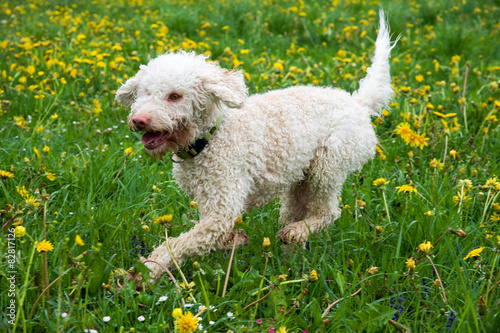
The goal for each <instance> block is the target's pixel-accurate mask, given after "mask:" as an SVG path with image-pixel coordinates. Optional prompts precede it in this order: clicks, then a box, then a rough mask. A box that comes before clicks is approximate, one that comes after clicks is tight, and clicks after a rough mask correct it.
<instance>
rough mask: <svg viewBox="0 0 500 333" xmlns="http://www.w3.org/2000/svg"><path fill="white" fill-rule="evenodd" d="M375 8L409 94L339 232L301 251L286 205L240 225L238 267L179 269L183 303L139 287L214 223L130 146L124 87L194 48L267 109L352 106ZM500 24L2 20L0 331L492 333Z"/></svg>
mask: <svg viewBox="0 0 500 333" xmlns="http://www.w3.org/2000/svg"><path fill="white" fill-rule="evenodd" d="M379 5H383V8H384V10H385V11H386V12H387V16H388V19H389V22H390V25H391V30H392V31H393V33H394V38H395V37H396V36H397V35H398V34H401V40H400V42H399V43H398V45H397V47H396V48H395V49H394V50H393V53H392V58H391V71H392V75H393V83H394V88H395V91H396V95H395V98H394V99H393V101H392V103H391V105H390V108H387V110H384V112H383V113H384V117H383V118H377V119H373V125H374V126H375V127H376V132H377V134H378V137H379V145H378V149H377V151H378V154H377V156H376V157H375V158H374V159H373V160H372V161H370V162H369V163H367V164H366V165H365V166H364V167H363V169H362V170H360V171H359V172H358V173H356V174H353V175H351V176H350V177H349V178H348V180H347V182H346V183H345V187H344V191H343V193H342V198H341V205H342V209H343V213H342V217H341V218H340V219H339V220H338V221H336V222H335V225H334V226H332V227H330V228H329V229H328V231H327V232H323V233H321V234H318V235H315V236H312V237H311V239H310V241H309V243H308V248H307V249H302V248H297V249H296V250H295V251H291V252H285V251H284V250H283V248H282V246H281V244H280V243H279V241H278V239H277V238H276V233H277V231H278V230H279V225H278V224H277V219H278V210H279V202H278V201H276V202H272V203H270V204H268V205H267V206H266V207H264V208H260V209H255V210H253V211H252V212H249V213H246V214H244V215H243V216H242V221H243V223H242V226H241V228H242V229H244V231H245V232H246V233H247V235H248V236H249V237H250V244H249V245H248V246H247V247H245V248H241V249H237V250H236V251H235V253H234V259H233V264H232V265H231V267H230V268H229V269H228V266H229V261H230V258H231V251H230V250H228V251H227V252H226V253H212V254H210V255H207V256H206V257H203V258H201V257H199V258H192V259H190V260H188V261H187V262H185V263H184V264H183V265H182V266H181V268H182V273H183V275H184V276H185V281H184V279H183V277H182V276H181V271H179V270H178V269H177V270H174V272H173V275H174V277H175V279H176V280H177V282H178V283H179V284H180V286H179V288H177V287H176V286H175V285H174V284H173V283H172V282H170V280H169V279H168V277H165V278H164V279H162V280H161V281H160V282H159V283H158V284H157V285H155V286H150V287H149V288H147V290H146V291H143V292H136V289H135V286H134V285H133V283H129V284H126V282H125V275H126V274H137V273H139V272H142V273H143V274H146V272H145V268H144V266H143V265H142V264H141V263H140V262H139V257H140V256H141V255H142V256H147V255H148V254H149V253H150V252H151V250H152V249H153V248H154V247H155V246H157V245H158V244H160V242H162V239H163V238H164V236H165V230H168V233H169V235H173V236H176V235H178V234H180V233H181V232H183V231H185V230H187V229H189V228H190V227H192V226H193V223H192V222H191V221H192V220H196V219H198V214H197V208H196V205H195V203H194V202H191V200H192V199H191V198H188V197H186V196H185V195H184V194H183V193H182V192H181V191H180V190H179V189H178V187H177V186H176V184H175V181H174V180H173V178H172V175H171V162H170V161H169V160H168V159H166V160H165V162H164V161H158V160H152V159H150V158H149V157H147V156H146V155H145V153H144V150H143V147H142V143H141V142H140V135H139V134H138V133H132V132H131V131H130V130H129V129H128V127H127V125H126V123H125V120H126V117H127V110H125V109H124V108H122V107H120V106H118V105H117V104H116V103H115V102H114V93H115V91H116V89H117V88H118V87H119V86H120V84H121V83H123V82H125V80H126V79H127V78H129V77H131V76H133V75H134V74H135V73H136V72H137V70H138V67H139V65H140V64H145V63H147V61H148V59H149V58H151V57H155V56H157V55H159V54H161V53H164V52H166V51H172V50H178V49H184V50H194V51H196V52H198V53H205V54H210V55H211V58H212V59H213V60H217V61H219V62H220V64H221V65H222V66H223V67H226V68H235V67H238V68H240V69H241V70H243V71H244V72H245V76H246V78H247V84H248V86H249V89H250V92H251V93H255V92H265V91H268V90H271V89H276V88H282V87H288V86H293V85H299V84H314V85H323V86H327V85H328V86H337V87H340V88H342V89H346V90H347V91H350V92H352V91H354V90H356V89H357V86H358V82H359V79H361V78H362V77H364V75H365V70H366V68H367V67H368V66H369V65H370V57H371V54H372V52H373V44H374V38H375V36H376V29H377V26H378V14H377V13H378V10H379ZM499 17H500V3H499V1H498V0H484V1H472V0H464V1H451V0H450V1H443V2H435V1H431V0H422V1H391V2H389V1H383V2H382V3H381V4H379V3H377V2H375V1H366V0H346V1H338V0H333V1H320V0H315V1H301V0H298V1H291V0H276V1H270V0H262V1H257V0H241V1H227V0H223V1H219V2H212V1H208V0H199V1H194V0H193V1H191V0H185V1H173V0H172V1H165V2H163V1H160V0H144V1H143V0H110V1H97V0H96V1H92V2H91V1H81V0H76V1H66V0H51V1H48V0H34V1H23V0H7V1H6V2H2V4H0V31H1V34H0V100H1V109H0V142H1V145H0V186H1V188H0V212H1V215H0V222H1V225H2V238H1V240H0V248H1V253H2V261H1V266H0V277H1V280H0V285H1V290H2V297H1V300H0V308H1V312H2V319H1V322H0V328H1V329H0V330H1V331H6V332H14V331H16V332H82V331H84V330H86V331H87V332H93V331H97V332H161V331H164V332H181V333H186V332H193V331H195V328H196V331H199V332H203V331H205V330H206V331H207V332H351V331H353V332H396V331H400V332H410V331H411V332H497V330H498V327H500V286H499V283H500V267H499V265H500V263H499V254H500V222H499V221H500V178H499V177H498V176H500V133H499V122H498V118H499V117H500V114H499V110H500V88H499V84H500V21H499V19H498V18H499ZM169 215H170V216H171V218H172V219H171V222H168V223H166V224H163V225H162V224H158V223H154V222H155V221H158V220H157V219H158V218H160V217H163V220H169V219H170V216H169ZM14 234H15V236H16V237H15V238H14ZM265 237H267V238H269V240H270V246H269V247H266V248H264V247H263V240H264V238H265ZM126 271H129V273H127V272H126ZM226 276H228V277H229V280H228V285H227V288H225V287H224V282H225V279H226ZM120 287H123V288H120ZM224 292H225V295H224V296H223V293H224ZM264 296H266V297H265V298H264V299H262V298H263V297H264ZM252 303H253V304H252ZM179 309H180V310H179ZM204 309H205V311H203V310H204ZM200 312H201V314H199V313H200ZM193 315H198V317H196V318H194V317H193Z"/></svg>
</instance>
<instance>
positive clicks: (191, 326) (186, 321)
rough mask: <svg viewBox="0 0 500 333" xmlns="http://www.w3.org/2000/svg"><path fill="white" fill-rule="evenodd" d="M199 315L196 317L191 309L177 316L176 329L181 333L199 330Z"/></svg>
mask: <svg viewBox="0 0 500 333" xmlns="http://www.w3.org/2000/svg"><path fill="white" fill-rule="evenodd" d="M199 321H200V320H199V319H198V317H194V316H193V314H192V313H191V311H189V312H187V313H184V314H181V315H179V316H178V317H176V321H175V329H176V330H177V332H179V333H191V332H196V331H197V330H198V322H199Z"/></svg>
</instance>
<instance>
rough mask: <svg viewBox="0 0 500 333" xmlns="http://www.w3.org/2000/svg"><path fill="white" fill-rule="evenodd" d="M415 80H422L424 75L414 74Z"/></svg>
mask: <svg viewBox="0 0 500 333" xmlns="http://www.w3.org/2000/svg"><path fill="white" fill-rule="evenodd" d="M415 80H417V82H422V81H423V80H424V76H423V75H422V74H418V75H415Z"/></svg>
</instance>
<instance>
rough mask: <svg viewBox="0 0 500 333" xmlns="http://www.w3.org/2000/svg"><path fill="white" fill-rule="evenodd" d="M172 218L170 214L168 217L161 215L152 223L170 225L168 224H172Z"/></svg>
mask: <svg viewBox="0 0 500 333" xmlns="http://www.w3.org/2000/svg"><path fill="white" fill-rule="evenodd" d="M172 218H173V216H172V215H170V214H169V215H163V216H160V217H158V218H157V219H156V220H155V221H154V223H155V224H164V223H170V222H172Z"/></svg>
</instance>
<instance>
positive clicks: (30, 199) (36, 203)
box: [24, 194, 40, 209]
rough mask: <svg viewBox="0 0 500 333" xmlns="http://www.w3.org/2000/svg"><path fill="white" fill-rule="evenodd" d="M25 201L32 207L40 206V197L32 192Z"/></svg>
mask: <svg viewBox="0 0 500 333" xmlns="http://www.w3.org/2000/svg"><path fill="white" fill-rule="evenodd" d="M24 202H26V203H27V204H28V206H31V208H33V209H37V208H38V206H40V202H39V201H38V199H37V198H35V197H34V196H32V195H30V194H29V195H27V196H26V197H25V198H24Z"/></svg>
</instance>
